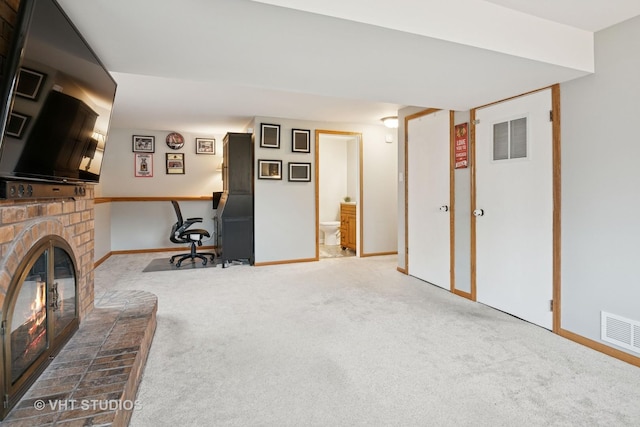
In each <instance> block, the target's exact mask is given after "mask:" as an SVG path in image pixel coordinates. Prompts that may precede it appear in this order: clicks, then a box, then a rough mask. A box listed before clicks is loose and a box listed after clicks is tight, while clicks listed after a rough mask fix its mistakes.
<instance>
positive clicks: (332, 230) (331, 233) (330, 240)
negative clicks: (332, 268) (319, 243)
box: [320, 221, 340, 246]
mask: <svg viewBox="0 0 640 427" xmlns="http://www.w3.org/2000/svg"><path fill="white" fill-rule="evenodd" d="M320 231H322V233H323V234H324V244H325V245H330V246H332V245H339V244H340V221H321V222H320Z"/></svg>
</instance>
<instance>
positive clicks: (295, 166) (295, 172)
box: [289, 163, 311, 182]
mask: <svg viewBox="0 0 640 427" xmlns="http://www.w3.org/2000/svg"><path fill="white" fill-rule="evenodd" d="M289 181H301V182H309V181H311V163H289Z"/></svg>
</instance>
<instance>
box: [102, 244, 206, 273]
mask: <svg viewBox="0 0 640 427" xmlns="http://www.w3.org/2000/svg"><path fill="white" fill-rule="evenodd" d="M184 249H185V248H184V247H180V248H177V247H172V248H150V249H127V250H123V251H111V252H109V253H108V254H106V255H105V256H103V257H102V258H100V259H99V260H97V261H95V262H94V263H93V268H97V267H98V266H99V265H100V264H102V263H103V262H105V261H106V260H108V259H109V258H110V257H111V255H129V254H146V253H153V252H179V251H181V250H184ZM186 249H189V248H186ZM205 249H216V246H198V251H201V250H205Z"/></svg>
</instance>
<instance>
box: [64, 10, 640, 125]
mask: <svg viewBox="0 0 640 427" xmlns="http://www.w3.org/2000/svg"><path fill="white" fill-rule="evenodd" d="M58 1H59V3H60V4H61V6H62V7H63V9H64V10H65V11H66V12H67V14H68V15H69V16H70V18H71V19H72V21H74V23H75V24H76V26H77V27H78V28H79V30H80V31H81V32H82V33H83V35H84V37H85V38H86V40H87V41H88V42H89V44H90V45H91V46H92V47H93V49H94V50H95V51H96V53H97V54H98V56H99V57H100V58H101V59H102V61H103V62H104V64H105V66H106V67H107V68H108V69H109V70H110V71H111V72H112V74H113V76H114V78H115V79H116V81H117V82H118V93H117V95H116V104H115V109H114V114H113V118H112V126H116V127H120V128H132V129H144V130H178V131H183V132H192V133H197V134H203V135H204V134H223V133H225V132H227V131H238V130H242V128H243V127H244V126H245V125H246V124H247V123H248V122H249V121H250V119H251V118H252V117H254V116H269V117H283V118H294V119H301V120H304V119H308V120H317V121H327V122H355V123H363V124H379V119H380V118H381V117H383V116H388V115H394V114H395V113H396V111H397V110H398V109H399V108H401V107H402V106H407V105H414V106H421V107H437V108H447V109H457V110H464V109H469V108H472V107H475V106H479V105H482V104H485V103H488V102H492V101H495V100H499V99H502V98H505V97H509V96H513V95H516V94H519V93H523V92H526V91H529V90H533V89H537V88H540V87H544V86H547V85H550V84H553V83H558V82H563V81H567V80H571V79H574V78H577V77H580V76H583V75H585V74H587V73H589V72H592V71H593V31H598V30H600V29H603V28H606V27H609V26H611V25H614V24H616V23H618V22H621V21H623V20H625V19H628V18H631V17H634V16H637V15H640V1H638V0H536V1H535V2H532V1H530V0H491V1H484V0H446V1H445V0H395V1H394V2H382V1H379V0H348V1H347V0H272V1H249V0H182V1H181V2H169V1H158V0H136V1H134V2H132V1H130V0H92V1H80V0H58Z"/></svg>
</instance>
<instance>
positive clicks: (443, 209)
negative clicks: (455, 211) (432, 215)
mask: <svg viewBox="0 0 640 427" xmlns="http://www.w3.org/2000/svg"><path fill="white" fill-rule="evenodd" d="M440 212H449V206H447V205H442V206H440Z"/></svg>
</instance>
